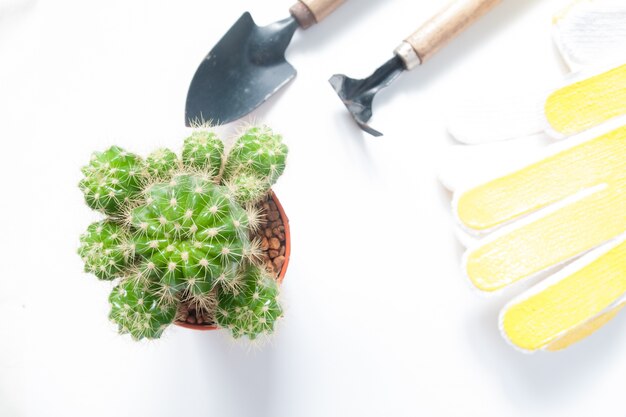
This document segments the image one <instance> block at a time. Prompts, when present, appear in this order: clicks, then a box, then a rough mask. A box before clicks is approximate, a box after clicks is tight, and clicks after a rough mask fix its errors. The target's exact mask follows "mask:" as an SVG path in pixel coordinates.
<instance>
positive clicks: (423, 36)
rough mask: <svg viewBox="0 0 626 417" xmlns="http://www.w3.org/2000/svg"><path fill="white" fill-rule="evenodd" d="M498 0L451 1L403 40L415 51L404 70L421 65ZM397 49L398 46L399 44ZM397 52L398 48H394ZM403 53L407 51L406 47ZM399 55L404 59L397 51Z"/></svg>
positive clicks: (492, 6) (498, 1)
mask: <svg viewBox="0 0 626 417" xmlns="http://www.w3.org/2000/svg"><path fill="white" fill-rule="evenodd" d="M501 1H502V0H455V1H453V2H451V3H450V4H449V5H448V6H447V7H446V8H445V9H443V10H442V11H441V12H439V13H438V14H436V15H435V16H433V17H432V18H431V19H430V20H428V21H427V22H426V23H424V24H423V25H422V26H421V27H420V28H419V29H417V30H416V31H415V32H414V33H413V34H412V35H411V36H409V37H408V38H406V39H405V42H406V43H407V44H408V45H410V46H411V48H412V49H413V51H414V53H415V54H417V58H418V60H417V63H414V65H412V66H407V68H408V69H411V68H412V67H414V66H416V65H419V64H423V63H424V62H426V61H427V60H428V59H429V58H430V57H432V56H433V55H434V54H435V52H437V51H438V50H439V49H441V48H442V47H443V46H445V45H446V44H447V43H448V42H450V41H451V40H452V39H454V38H455V37H456V36H457V35H458V34H460V33H461V32H463V31H464V30H465V29H467V28H468V27H469V26H471V25H472V23H474V22H475V21H476V20H478V18H480V17H481V16H483V15H484V14H485V13H487V12H488V11H489V10H491V9H492V8H494V7H495V6H496V5H498V4H499V3H500V2H501ZM398 49H401V47H399V48H398ZM396 52H397V53H398V51H396ZM403 52H405V53H406V52H407V51H406V50H405V51H403ZM398 55H400V57H401V58H403V59H404V60H405V63H406V62H407V60H406V59H405V58H404V57H403V56H402V54H400V53H398Z"/></svg>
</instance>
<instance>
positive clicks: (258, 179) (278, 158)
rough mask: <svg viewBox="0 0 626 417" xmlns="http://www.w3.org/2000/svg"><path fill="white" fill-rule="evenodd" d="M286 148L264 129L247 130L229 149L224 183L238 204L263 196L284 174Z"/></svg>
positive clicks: (271, 133) (276, 137)
mask: <svg viewBox="0 0 626 417" xmlns="http://www.w3.org/2000/svg"><path fill="white" fill-rule="evenodd" d="M286 158H287V146H286V145H285V144H283V143H282V137H281V136H280V135H276V134H274V133H273V132H272V130H271V129H270V128H268V127H266V126H262V127H253V128H251V129H248V130H247V131H246V132H245V133H244V134H243V135H242V136H241V137H240V138H239V139H238V140H237V141H236V142H235V145H234V146H233V149H232V150H231V151H230V153H229V155H228V160H227V161H226V166H225V168H224V181H225V183H226V184H228V185H229V187H230V188H231V189H232V190H233V191H234V194H235V196H236V198H237V199H238V201H239V202H241V203H247V202H250V201H254V200H257V199H259V198H260V197H261V196H262V195H264V194H265V193H267V191H268V190H269V189H270V187H271V186H272V185H274V183H276V180H277V179H278V177H280V176H281V175H282V173H283V171H284V170H285V160H286Z"/></svg>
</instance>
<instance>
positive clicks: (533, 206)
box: [453, 126, 626, 232]
mask: <svg viewBox="0 0 626 417" xmlns="http://www.w3.org/2000/svg"><path fill="white" fill-rule="evenodd" d="M596 134H597V133H596V132H589V134H588V135H581V136H580V137H578V138H573V139H572V141H571V142H570V143H567V144H565V143H559V144H556V145H553V146H552V147H549V149H548V150H547V151H546V153H545V155H547V156H545V157H544V158H543V159H541V160H539V161H538V162H535V163H533V164H530V165H527V166H525V167H523V168H521V169H519V170H517V171H514V172H512V173H509V174H507V175H504V176H502V177H500V178H497V179H495V180H492V181H490V182H487V183H484V184H482V185H479V186H477V187H475V188H473V189H470V190H469V191H466V192H460V193H456V194H455V198H454V201H453V206H454V208H455V212H456V215H457V217H458V219H459V221H460V223H461V224H462V225H463V226H465V227H467V228H469V229H473V230H476V231H483V232H484V231H489V230H490V229H493V228H495V227H498V226H502V225H503V224H506V223H508V222H510V221H512V220H514V219H516V218H519V217H521V216H523V215H526V214H529V213H532V212H534V211H537V210H539V209H542V208H545V207H547V206H549V205H551V204H554V203H556V202H559V201H561V200H563V199H565V198H567V197H571V196H575V195H576V194H577V193H581V192H584V191H585V190H589V189H591V188H592V187H594V186H598V185H600V184H603V183H606V182H607V181H616V180H617V179H619V178H620V177H621V176H622V175H623V172H624V169H625V168H624V165H625V162H624V160H623V159H624V158H625V157H626V126H622V127H620V128H617V129H615V130H613V131H611V132H609V133H606V134H604V135H602V136H599V137H597V138H593V136H595V135H596ZM588 137H592V138H593V139H591V140H588Z"/></svg>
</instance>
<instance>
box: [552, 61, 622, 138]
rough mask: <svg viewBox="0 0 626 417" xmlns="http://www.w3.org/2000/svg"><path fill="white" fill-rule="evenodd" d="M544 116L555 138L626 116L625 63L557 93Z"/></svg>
mask: <svg viewBox="0 0 626 417" xmlns="http://www.w3.org/2000/svg"><path fill="white" fill-rule="evenodd" d="M545 115H546V119H547V121H548V123H549V124H550V126H551V128H552V130H553V131H554V133H556V135H561V136H562V135H573V134H576V133H580V132H582V131H584V130H587V129H589V128H591V127H593V126H597V125H599V124H601V123H604V122H606V121H607V120H610V119H613V118H615V117H618V116H622V115H626V64H624V65H621V66H618V67H615V68H612V69H610V70H608V71H604V72H602V73H599V74H596V75H594V76H591V77H589V78H586V79H583V80H581V81H578V82H575V83H573V84H570V85H568V86H565V87H563V88H560V89H558V90H556V91H555V92H554V93H552V94H551V95H550V96H549V97H548V99H547V100H546V105H545Z"/></svg>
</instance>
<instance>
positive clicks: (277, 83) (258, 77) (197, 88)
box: [185, 0, 345, 126]
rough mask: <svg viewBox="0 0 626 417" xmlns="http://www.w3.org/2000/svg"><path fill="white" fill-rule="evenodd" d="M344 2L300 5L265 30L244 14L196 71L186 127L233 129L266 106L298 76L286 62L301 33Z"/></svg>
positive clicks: (317, 0)
mask: <svg viewBox="0 0 626 417" xmlns="http://www.w3.org/2000/svg"><path fill="white" fill-rule="evenodd" d="M344 2H345V0H299V1H298V2H297V3H296V4H294V5H293V6H291V8H290V9H289V12H290V16H289V17H288V18H286V19H283V20H279V21H278V22H275V23H272V24H271V25H268V26H263V27H260V26H257V25H256V24H255V23H254V20H252V16H251V15H250V13H248V12H246V13H244V14H243V15H242V16H241V17H240V18H239V20H237V22H235V24H234V25H233V26H232V27H231V28H230V29H229V30H228V32H226V34H225V35H224V37H222V39H221V40H220V41H219V42H218V43H217V45H215V47H213V49H212V50H211V52H209V54H208V55H207V56H206V57H205V58H204V60H203V61H202V63H201V64H200V66H199V67H198V69H197V70H196V74H195V75H194V77H193V79H192V80H191V85H190V86H189V92H188V93H187V105H186V109H185V124H186V125H187V126H191V125H197V124H203V123H205V122H210V123H212V124H224V123H228V122H231V121H233V120H236V119H239V118H240V117H243V116H245V115H246V114H248V113H250V112H251V111H252V110H254V109H255V108H257V107H258V106H259V105H261V104H262V103H263V102H264V101H265V100H267V99H268V98H269V97H271V96H272V95H273V94H274V93H275V92H276V91H278V90H279V89H280V88H281V87H283V86H284V85H285V84H287V83H288V82H289V81H290V80H291V79H293V77H295V75H296V70H295V68H294V67H292V66H291V64H289V63H288V62H287V60H286V59H285V50H286V49H287V46H288V45H289V42H290V41H291V38H292V37H293V34H294V32H295V31H296V29H297V28H298V27H300V28H303V29H306V28H308V27H310V26H312V25H313V24H315V23H318V22H320V21H321V20H322V19H324V18H325V17H326V16H328V15H329V14H330V13H332V12H333V11H334V10H335V9H336V8H337V7H339V6H340V5H341V4H342V3H344Z"/></svg>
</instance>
